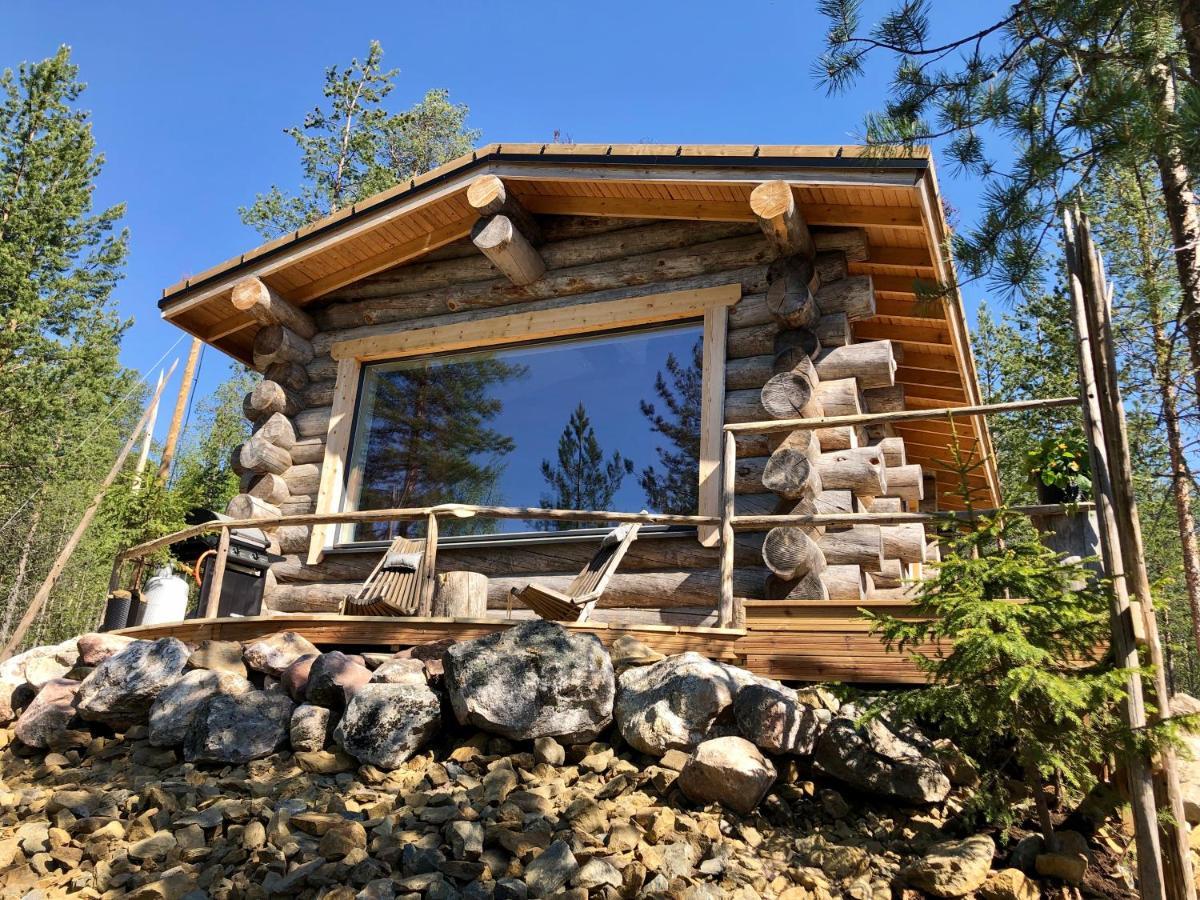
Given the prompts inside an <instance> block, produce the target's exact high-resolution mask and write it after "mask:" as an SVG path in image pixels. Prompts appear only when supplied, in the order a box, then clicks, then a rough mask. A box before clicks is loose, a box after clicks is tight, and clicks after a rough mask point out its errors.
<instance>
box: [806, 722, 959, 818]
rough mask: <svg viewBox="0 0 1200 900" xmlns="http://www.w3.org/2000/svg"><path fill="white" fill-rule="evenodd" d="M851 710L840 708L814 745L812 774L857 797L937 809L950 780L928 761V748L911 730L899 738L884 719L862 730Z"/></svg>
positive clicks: (930, 747)
mask: <svg viewBox="0 0 1200 900" xmlns="http://www.w3.org/2000/svg"><path fill="white" fill-rule="evenodd" d="M859 716H860V712H859V710H858V709H857V708H856V707H855V706H854V705H853V704H847V705H846V706H844V707H842V710H841V712H840V713H839V715H838V716H837V717H836V718H835V719H834V720H833V721H832V722H831V723H830V724H829V727H827V728H826V729H825V731H824V732H823V733H822V735H821V737H820V738H819V739H818V741H817V749H816V753H815V754H814V758H815V761H816V763H817V766H818V768H819V769H820V770H821V771H823V772H825V773H826V774H828V775H831V776H833V777H834V778H837V779H839V780H841V781H844V782H846V783H847V784H849V785H852V786H853V787H856V788H858V789H859V790H862V791H867V792H869V793H873V794H882V795H884V796H887V797H895V798H897V799H899V800H908V801H910V802H915V803H940V802H941V801H942V800H945V799H946V795H947V794H949V793H950V779H949V778H947V777H946V774H945V773H944V772H943V771H942V767H941V765H940V764H939V763H938V761H937V760H936V759H935V758H933V756H932V754H933V746H932V744H931V743H930V742H929V741H928V739H926V738H924V737H923V736H922V735H920V734H919V733H918V732H917V731H916V730H915V729H914V728H911V727H909V728H906V729H905V730H904V733H903V734H901V733H900V732H899V730H898V729H895V728H893V727H892V726H891V725H890V724H889V723H888V721H887V720H886V719H885V718H882V717H876V718H873V719H870V720H869V721H868V722H867V723H866V724H864V725H863V726H862V727H856V725H855V721H856V720H857V719H858V718H859Z"/></svg>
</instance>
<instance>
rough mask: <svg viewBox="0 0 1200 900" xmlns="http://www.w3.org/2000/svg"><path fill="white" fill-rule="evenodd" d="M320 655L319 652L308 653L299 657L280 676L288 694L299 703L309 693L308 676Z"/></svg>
mask: <svg viewBox="0 0 1200 900" xmlns="http://www.w3.org/2000/svg"><path fill="white" fill-rule="evenodd" d="M318 656H320V654H319V653H308V654H305V655H304V656H300V657H297V659H296V660H295V662H293V663H292V664H291V665H290V666H288V667H287V668H286V669H284V670H283V674H281V675H280V676H279V683H280V684H281V685H282V686H283V689H284V690H285V691H287V695H288V696H289V697H291V698H292V699H293V700H295V701H296V702H297V703H303V702H304V699H305V697H306V696H307V694H308V677H309V675H310V674H311V673H312V667H313V663H314V662H316V661H317V657H318Z"/></svg>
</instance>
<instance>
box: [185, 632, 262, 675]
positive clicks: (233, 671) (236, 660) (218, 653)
mask: <svg viewBox="0 0 1200 900" xmlns="http://www.w3.org/2000/svg"><path fill="white" fill-rule="evenodd" d="M187 667H188V668H189V669H209V670H211V671H213V672H224V673H225V674H227V675H240V676H241V677H242V678H245V677H246V675H247V674H248V673H247V671H246V663H245V661H244V660H243V659H242V645H241V644H239V643H238V642H237V641H212V640H205V641H201V642H200V644H199V646H197V647H196V649H195V650H193V651H192V655H191V656H189V657H188V661H187Z"/></svg>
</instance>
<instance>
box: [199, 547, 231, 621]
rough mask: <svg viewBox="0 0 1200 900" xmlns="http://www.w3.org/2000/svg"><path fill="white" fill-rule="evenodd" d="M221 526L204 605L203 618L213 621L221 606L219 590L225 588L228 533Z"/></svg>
mask: <svg viewBox="0 0 1200 900" xmlns="http://www.w3.org/2000/svg"><path fill="white" fill-rule="evenodd" d="M230 530H231V529H229V528H227V527H225V526H222V527H221V537H220V539H219V540H218V541H217V555H216V556H214V557H213V562H212V566H213V567H212V575H211V576H210V577H209V579H208V596H207V599H206V602H205V604H204V618H206V619H215V618H216V617H217V610H218V609H219V607H220V604H221V590H222V588H224V587H225V564H226V563H228V562H229V532H230Z"/></svg>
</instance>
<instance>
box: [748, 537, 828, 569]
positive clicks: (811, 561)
mask: <svg viewBox="0 0 1200 900" xmlns="http://www.w3.org/2000/svg"><path fill="white" fill-rule="evenodd" d="M762 555H763V562H764V563H766V564H767V568H768V569H770V570H771V571H772V572H774V573H775V574H776V575H778V576H779V577H780V578H783V579H789V580H790V579H794V578H803V577H804V576H805V575H814V574H817V575H819V574H820V573H821V572H823V571H825V556H824V554H823V553H822V552H821V548H820V547H819V546H818V545H817V542H816V541H814V540H813V539H812V538H811V537H809V535H808V533H807V532H806V531H805V530H804V529H803V528H792V527H789V526H784V527H780V528H772V529H771V530H770V531H768V532H767V536H766V538H764V539H763V549H762Z"/></svg>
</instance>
